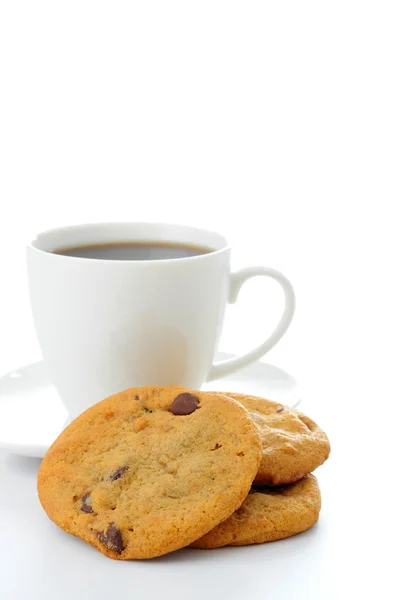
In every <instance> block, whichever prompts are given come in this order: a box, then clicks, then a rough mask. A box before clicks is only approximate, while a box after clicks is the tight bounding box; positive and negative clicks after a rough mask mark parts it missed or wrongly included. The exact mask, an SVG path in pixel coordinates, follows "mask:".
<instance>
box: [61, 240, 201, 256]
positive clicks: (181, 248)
mask: <svg viewBox="0 0 398 600" xmlns="http://www.w3.org/2000/svg"><path fill="white" fill-rule="evenodd" d="M209 252H212V250H211V248H205V247H202V246H193V245H189V244H175V243H172V242H114V243H110V244H90V245H87V246H73V247H68V248H59V249H57V250H54V251H53V254H61V255H63V256H75V257H77V258H96V259H101V260H169V259H172V258H189V257H191V256H200V255H202V254H208V253H209Z"/></svg>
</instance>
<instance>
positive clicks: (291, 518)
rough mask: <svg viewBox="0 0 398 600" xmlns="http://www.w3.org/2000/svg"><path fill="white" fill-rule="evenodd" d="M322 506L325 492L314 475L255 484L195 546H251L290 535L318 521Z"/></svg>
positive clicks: (193, 545)
mask: <svg viewBox="0 0 398 600" xmlns="http://www.w3.org/2000/svg"><path fill="white" fill-rule="evenodd" d="M320 509H321V495H320V492H319V487H318V482H317V480H316V478H315V477H314V475H307V476H306V477H304V478H303V479H301V480H300V481H297V482H296V483H291V484H288V485H286V486H282V487H253V488H252V489H251V492H250V494H249V495H248V496H247V498H246V500H245V501H244V502H243V504H242V506H241V507H240V508H239V509H238V510H237V511H236V512H234V514H233V515H231V516H230V517H229V519H227V520H226V521H224V522H223V523H220V525H217V527H215V528H214V529H212V530H211V531H209V532H208V533H207V534H206V535H204V536H203V537H202V538H200V539H199V540H197V541H196V542H194V543H193V544H191V546H192V547H194V548H219V547H220V546H247V545H249V544H261V543H263V542H272V541H274V540H280V539H282V538H287V537H290V536H292V535H295V534H296V533H300V532H302V531H305V530H306V529H309V528H310V527H312V526H313V525H315V523H316V522H317V520H318V516H319V511H320Z"/></svg>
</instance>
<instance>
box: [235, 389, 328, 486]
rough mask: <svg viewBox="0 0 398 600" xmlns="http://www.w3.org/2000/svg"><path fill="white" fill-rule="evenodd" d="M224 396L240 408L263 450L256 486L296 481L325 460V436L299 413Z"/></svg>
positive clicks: (261, 400)
mask: <svg viewBox="0 0 398 600" xmlns="http://www.w3.org/2000/svg"><path fill="white" fill-rule="evenodd" d="M225 394H226V395H227V396H230V397H231V398H234V399H235V400H238V402H240V403H241V404H243V406H244V407H245V408H246V409H247V410H248V411H249V413H250V415H251V417H252V419H253V421H254V422H255V423H256V425H257V427H258V429H259V431H260V435H261V441H262V446H263V449H262V457H261V463H260V467H259V470H258V473H257V475H256V478H255V480H254V482H255V483H256V484H260V485H281V484H284V483H292V482H294V481H298V480H299V479H301V478H302V477H304V475H307V473H311V472H312V471H313V470H314V469H316V468H317V467H319V466H320V465H321V464H322V463H323V462H325V460H326V459H327V458H328V456H329V452H330V444H329V440H328V437H327V435H326V433H324V432H323V431H322V429H320V427H318V425H317V424H316V423H314V421H312V420H311V419H310V418H309V417H306V416H305V415H303V413H301V412H300V411H298V410H294V409H292V408H288V407H287V406H283V405H282V404H277V403H276V402H271V400H265V399H264V398H258V397H256V396H247V395H245V394H235V393H233V392H232V393H230V392H225Z"/></svg>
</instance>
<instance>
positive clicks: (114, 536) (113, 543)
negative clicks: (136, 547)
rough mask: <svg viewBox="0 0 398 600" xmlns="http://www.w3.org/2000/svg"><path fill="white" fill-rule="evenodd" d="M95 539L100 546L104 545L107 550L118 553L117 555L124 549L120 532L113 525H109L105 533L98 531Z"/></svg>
mask: <svg viewBox="0 0 398 600" xmlns="http://www.w3.org/2000/svg"><path fill="white" fill-rule="evenodd" d="M97 537H98V539H99V541H100V542H101V544H104V546H106V547H107V548H109V550H113V551H114V552H118V553H119V554H120V553H121V551H122V550H123V549H124V546H123V539H122V534H121V533H120V530H119V529H118V528H117V527H116V525H115V523H112V524H111V525H109V527H108V529H107V530H106V531H99V532H98V533H97Z"/></svg>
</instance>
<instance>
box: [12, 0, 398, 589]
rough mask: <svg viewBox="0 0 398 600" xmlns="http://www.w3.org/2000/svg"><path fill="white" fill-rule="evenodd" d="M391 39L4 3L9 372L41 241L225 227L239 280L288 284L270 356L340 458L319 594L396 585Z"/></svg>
mask: <svg viewBox="0 0 398 600" xmlns="http://www.w3.org/2000/svg"><path fill="white" fill-rule="evenodd" d="M397 30H398V15H397V5H396V2H394V1H391V2H388V1H383V0H379V1H377V2H376V1H371V2H369V1H366V0H362V1H360V2H359V1H358V2H357V1H352V0H351V1H350V0H344V1H340V0H335V1H334V2H320V1H319V0H318V1H311V2H310V1H305V0H304V1H302V2H268V3H267V2H250V1H247V2H236V1H232V0H229V1H228V2H220V1H217V0H212V1H209V2H208V1H207V0H202V1H201V2H194V1H193V0H191V1H187V0H185V1H180V2H176V1H167V2H166V1H162V2H154V1H151V0H146V1H142V2H103V1H99V0H97V1H95V2H88V1H83V0H79V1H78V2H75V1H69V2H61V1H54V0H52V1H48V2H44V1H42V0H36V1H35V2H22V1H19V0H13V1H12V2H11V1H7V0H5V1H4V2H2V3H1V4H0V86H1V87H0V206H1V211H0V272H1V280H0V281H1V284H0V286H1V287H0V372H6V371H9V370H11V369H14V368H17V367H20V366H21V365H23V364H25V363H27V362H30V361H33V360H36V359H38V358H39V357H40V352H39V348H38V346H37V343H36V341H35V338H34V331H33V326H32V324H31V320H30V312H29V303H28V296H27V286H26V274H25V257H24V245H25V244H26V242H27V241H29V240H30V239H32V237H33V236H34V234H35V233H37V232H38V231H40V230H44V229H46V228H50V227H54V226H60V225H66V224H74V223H80V222H93V221H106V220H156V221H165V222H177V223H185V224H193V225H197V226H203V227H208V228H210V229H215V230H219V231H221V232H223V233H225V234H226V236H227V237H228V238H229V240H230V242H231V244H232V245H233V248H234V251H233V257H234V265H235V266H236V267H240V266H245V265H248V264H265V265H267V266H272V267H275V268H277V269H280V270H282V271H283V272H284V273H285V274H286V275H287V276H288V277H289V278H290V279H291V280H292V283H293V284H294V286H295V289H296V293H297V312H296V315H295V319H294V322H293V324H292V326H291V329H290V330H289V332H288V334H287V335H286V337H285V338H284V339H283V340H282V341H281V342H280V344H279V345H278V346H277V348H275V349H274V350H272V351H271V352H270V354H269V355H268V356H267V360H268V361H269V362H271V363H273V364H276V365H278V366H280V367H282V368H285V369H287V370H288V371H289V372H291V373H292V374H293V375H294V376H295V377H296V378H297V379H299V381H300V382H301V383H302V386H303V390H305V398H304V402H305V403H306V404H305V406H306V407H309V408H310V410H311V415H312V416H314V417H315V418H318V419H319V420H320V421H321V424H322V425H323V426H324V427H325V429H326V430H327V431H328V433H329V434H330V437H331V440H332V446H333V452H332V456H331V459H330V461H329V463H328V464H327V465H326V466H325V467H324V469H323V471H320V472H319V478H320V481H321V484H322V489H323V492H324V510H323V516H322V519H323V521H322V523H323V527H325V528H326V530H327V528H328V526H329V530H328V531H329V535H328V538H327V540H328V542H327V544H326V546H325V545H324V547H323V553H324V562H323V563H322V564H323V567H324V568H325V573H324V574H323V575H322V577H323V580H324V582H325V589H324V594H323V595H324V597H326V595H327V590H329V592H330V590H331V589H332V588H333V589H337V588H336V586H338V589H339V593H340V594H341V595H340V597H349V592H350V590H351V591H354V590H356V592H357V593H359V589H361V590H362V588H363V589H368V590H369V589H371V588H372V586H373V585H374V586H375V589H378V590H379V591H380V590H381V587H382V586H383V585H386V586H387V585H388V582H389V577H390V575H391V574H392V571H391V564H392V559H391V556H392V555H391V553H390V551H389V543H388V542H389V540H391V541H393V540H394V537H393V531H392V530H393V528H394V527H396V526H395V525H394V523H395V522H396V517H395V512H396V497H395V496H394V494H393V493H392V492H393V489H394V478H395V475H396V466H395V459H396V458H397V452H396V449H395V447H394V441H393V439H394V438H395V437H396V433H395V431H394V427H395V426H396V422H394V418H396V416H397V410H396V401H397V379H396V371H397V360H398V356H397V339H398V338H397V336H398V323H397V317H396V305H397V301H398V294H397V272H396V271H397V269H396V261H397V253H398V244H397V233H396V230H397V219H396V218H395V217H394V208H396V205H397V191H398V185H397V159H398V84H397V74H398V70H397V67H398V64H397V63H398V61H397V57H398V41H397V40H398V36H397ZM279 294H280V292H279V290H278V289H277V286H276V284H273V283H269V284H268V283H266V282H264V281H263V280H259V281H258V282H257V281H255V282H251V283H249V284H247V286H245V288H244V290H243V291H242V294H241V297H240V299H239V303H238V305H237V306H236V307H234V308H233V309H229V312H228V315H227V321H226V325H225V333H224V335H223V338H222V340H221V344H220V349H221V350H225V351H233V352H241V351H243V350H247V349H248V348H249V347H251V346H252V345H254V344H255V343H256V342H258V341H259V340H260V339H262V337H263V336H264V332H266V331H270V330H271V328H272V325H273V323H274V322H275V320H276V319H277V317H278V315H279V313H280V310H281V306H280V302H281V296H280V295H279ZM332 519H333V521H332ZM393 551H394V552H395V553H396V548H394V550H393ZM280 561H281V565H282V566H281V568H283V556H281V557H280ZM307 567H308V566H307ZM0 571H1V566H0ZM288 575H289V574H288V573H286V574H285V578H287V579H288ZM307 575H308V582H310V580H311V577H313V574H312V573H311V569H310V567H308V574H307ZM284 581H285V585H286V579H284ZM293 584H294V582H291V585H292V586H293ZM266 585H267V583H266V582H264V590H266ZM308 585H309V583H308ZM391 585H392V584H391ZM391 589H392V588H391ZM291 590H292V592H291V593H292V596H291V597H294V587H292V588H291ZM344 592H345V593H346V594H347V596H345V595H344ZM336 594H337V592H336ZM32 597H33V596H32ZM286 597H287V596H286ZM318 597H319V596H318ZM385 597H387V596H385ZM7 600H8V599H7ZM17 600H19V598H18V599H17Z"/></svg>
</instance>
